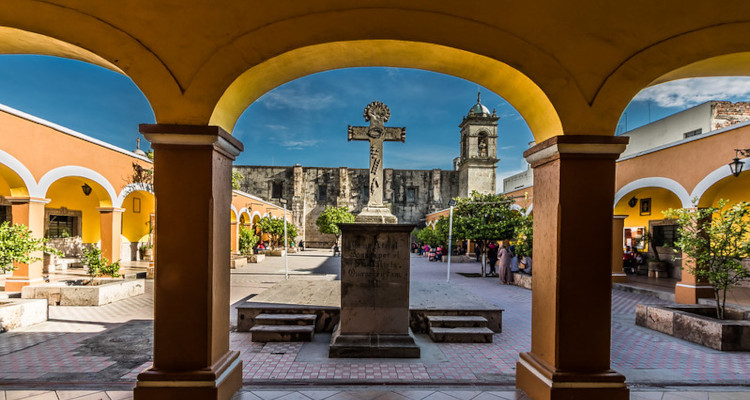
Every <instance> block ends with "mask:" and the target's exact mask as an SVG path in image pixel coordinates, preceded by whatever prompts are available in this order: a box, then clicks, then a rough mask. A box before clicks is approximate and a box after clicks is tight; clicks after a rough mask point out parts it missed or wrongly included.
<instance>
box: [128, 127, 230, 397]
mask: <svg viewBox="0 0 750 400" xmlns="http://www.w3.org/2000/svg"><path fill="white" fill-rule="evenodd" d="M140 130H141V132H142V133H143V134H144V135H145V136H146V138H147V139H148V140H149V141H150V142H151V147H152V148H153V149H154V155H155V160H154V166H155V168H156V169H155V171H154V179H155V183H154V188H155V190H156V201H157V203H156V207H157V212H156V219H157V221H156V238H157V240H158V243H157V245H158V249H159V273H158V274H157V276H156V279H155V280H154V365H153V367H151V368H149V369H147V370H145V371H143V372H141V373H140V374H139V375H138V381H137V383H136V387H135V399H136V400H144V399H159V400H161V399H229V398H230V397H232V395H233V394H234V393H235V392H236V391H237V390H238V389H239V388H240V387H241V386H242V361H240V359H239V353H238V352H236V351H230V350H229V312H228V310H229V278H230V277H229V262H230V257H229V249H230V239H231V236H230V232H229V229H227V227H228V226H229V224H230V212H231V211H230V207H231V201H232V187H231V173H232V161H233V160H234V158H235V156H237V154H239V153H240V151H242V148H243V146H242V143H240V142H239V141H238V140H237V139H235V138H233V137H232V136H231V135H229V134H228V133H227V132H225V131H224V130H223V129H221V128H219V127H216V126H197V125H166V124H155V125H141V126H140Z"/></svg>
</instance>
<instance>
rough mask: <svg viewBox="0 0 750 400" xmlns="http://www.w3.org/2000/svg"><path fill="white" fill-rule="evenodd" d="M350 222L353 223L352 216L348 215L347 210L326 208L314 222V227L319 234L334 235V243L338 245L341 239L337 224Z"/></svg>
mask: <svg viewBox="0 0 750 400" xmlns="http://www.w3.org/2000/svg"><path fill="white" fill-rule="evenodd" d="M352 222H354V214H352V213H350V212H349V209H348V208H346V207H329V206H326V208H325V210H323V212H322V213H320V215H319V216H318V219H316V220H315V225H317V226H318V230H319V231H320V233H327V234H330V235H336V243H339V238H340V237H341V229H339V224H350V223H352Z"/></svg>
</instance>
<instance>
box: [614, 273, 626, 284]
mask: <svg viewBox="0 0 750 400" xmlns="http://www.w3.org/2000/svg"><path fill="white" fill-rule="evenodd" d="M627 282H628V276H627V275H626V274H625V273H624V272H613V273H612V283H627Z"/></svg>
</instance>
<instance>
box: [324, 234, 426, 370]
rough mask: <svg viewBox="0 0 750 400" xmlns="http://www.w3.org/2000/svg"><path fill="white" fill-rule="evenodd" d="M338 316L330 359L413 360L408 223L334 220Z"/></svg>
mask: <svg viewBox="0 0 750 400" xmlns="http://www.w3.org/2000/svg"><path fill="white" fill-rule="evenodd" d="M339 227H340V228H341V233H342V235H341V240H342V251H341V314H340V315H341V318H340V322H339V325H338V326H337V327H336V330H335V331H334V333H333V337H332V338H331V345H330V347H329V351H328V356H329V357H332V358H344V357H356V358H375V357H379V358H419V356H420V349H419V346H417V344H416V343H415V342H414V338H413V337H412V336H411V334H410V332H409V262H410V261H409V260H410V258H409V257H410V254H409V250H410V248H409V235H410V234H411V231H412V229H414V225H411V224H361V223H353V224H340V225H339Z"/></svg>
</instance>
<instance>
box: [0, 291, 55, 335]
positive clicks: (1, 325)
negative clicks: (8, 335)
mask: <svg viewBox="0 0 750 400" xmlns="http://www.w3.org/2000/svg"><path fill="white" fill-rule="evenodd" d="M47 311H48V310H47V300H44V299H38V300H36V299H34V300H32V299H9V300H0V332H5V331H10V330H13V329H19V328H23V327H26V326H29V325H34V324H38V323H40V322H44V321H46V320H47V315H48V312H47Z"/></svg>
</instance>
